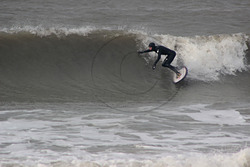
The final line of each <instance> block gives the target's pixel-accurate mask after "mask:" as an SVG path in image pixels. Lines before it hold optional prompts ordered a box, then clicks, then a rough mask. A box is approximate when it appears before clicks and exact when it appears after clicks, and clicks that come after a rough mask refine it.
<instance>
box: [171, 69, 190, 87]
mask: <svg viewBox="0 0 250 167" xmlns="http://www.w3.org/2000/svg"><path fill="white" fill-rule="evenodd" d="M178 71H179V72H180V73H181V76H179V77H177V75H176V74H175V73H174V77H173V82H174V83H178V82H180V81H182V80H183V79H185V77H186V76H187V73H188V69H187V67H185V66H184V67H182V68H181V69H180V70H178Z"/></svg>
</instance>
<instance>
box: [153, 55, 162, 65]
mask: <svg viewBox="0 0 250 167" xmlns="http://www.w3.org/2000/svg"><path fill="white" fill-rule="evenodd" d="M160 59H161V52H159V53H158V57H157V59H156V60H155V63H154V66H156V64H157V63H158V61H159V60H160Z"/></svg>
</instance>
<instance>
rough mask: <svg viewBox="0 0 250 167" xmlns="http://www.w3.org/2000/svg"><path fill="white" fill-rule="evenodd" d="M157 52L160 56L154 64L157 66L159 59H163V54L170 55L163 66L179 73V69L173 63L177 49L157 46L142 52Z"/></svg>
mask: <svg viewBox="0 0 250 167" xmlns="http://www.w3.org/2000/svg"><path fill="white" fill-rule="evenodd" d="M153 51H154V52H156V53H158V57H157V59H156V61H155V62H154V66H156V64H157V63H158V61H159V60H160V59H161V55H168V56H167V57H166V58H165V60H164V61H163V63H162V66H163V67H168V68H169V69H171V70H172V71H174V72H175V73H176V74H177V73H179V72H178V71H177V69H176V68H175V67H174V66H172V65H171V63H172V61H173V60H174V58H175V55H176V53H175V51H173V50H171V49H168V48H166V47H164V46H155V47H153V48H152V50H149V49H148V50H145V51H143V52H141V53H147V52H153Z"/></svg>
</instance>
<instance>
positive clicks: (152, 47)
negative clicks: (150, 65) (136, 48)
mask: <svg viewBox="0 0 250 167" xmlns="http://www.w3.org/2000/svg"><path fill="white" fill-rule="evenodd" d="M148 47H149V50H155V43H153V42H151V43H150V44H149V45H148Z"/></svg>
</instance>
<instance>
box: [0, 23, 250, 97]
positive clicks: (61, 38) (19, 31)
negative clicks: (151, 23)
mask: <svg viewBox="0 0 250 167" xmlns="http://www.w3.org/2000/svg"><path fill="white" fill-rule="evenodd" d="M151 41H154V42H156V43H157V44H161V45H165V46H167V47H168V48H170V49H174V50H175V51H176V52H177V58H176V59H175V60H174V62H173V65H177V66H181V65H185V66H187V68H188V69H189V75H188V77H187V79H186V81H190V82H200V83H208V82H218V81H221V79H222V78H223V77H232V76H235V75H237V76H239V77H240V75H239V74H242V73H247V72H246V71H247V70H248V62H247V57H248V55H247V49H248V46H247V43H248V36H247V35H245V34H228V35H227V34H224V35H213V36H194V37H177V36H170V35H158V34H156V35H148V34H146V33H143V32H138V31H133V30H131V31H124V30H109V29H99V30H98V29H96V28H93V27H85V28H78V29H66V28H50V29H45V28H41V27H22V28H20V27H16V28H11V29H2V30H1V32H0V63H1V64H0V67H1V68H0V78H1V80H0V84H1V88H0V91H1V97H0V98H1V100H2V101H27V100H31V101H32V100H34V101H51V100H54V101H95V100H96V98H97V99H99V100H101V101H116V100H118V99H119V100H121V99H122V100H124V99H126V100H128V99H129V100H133V99H134V100H135V99H136V100H138V99H141V100H143V101H147V100H151V99H152V97H154V99H155V100H156V101H157V100H159V99H162V98H164V99H166V98H171V97H172V96H173V95H174V94H175V93H176V91H177V89H178V87H176V86H175V85H173V84H172V81H171V80H172V79H171V78H172V73H171V72H170V71H169V70H167V69H165V68H162V67H161V65H160V63H159V64H158V65H157V70H156V71H152V70H151V65H152V62H153V61H154V60H155V56H156V55H155V54H154V53H153V54H150V56H148V55H146V54H145V55H142V56H138V55H137V50H142V49H145V48H146V46H147V45H148V43H149V42H151ZM163 58H164V57H163ZM163 58H162V59H163ZM246 75H247V76H248V75H249V74H248V73H247V74H246ZM246 75H244V76H241V77H243V78H238V79H237V80H238V81H241V80H242V82H243V81H244V82H246V79H245V78H247V77H246ZM237 80H236V81H237ZM247 81H248V80H247ZM247 91H249V90H247ZM166 94H169V96H167V97H166Z"/></svg>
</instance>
